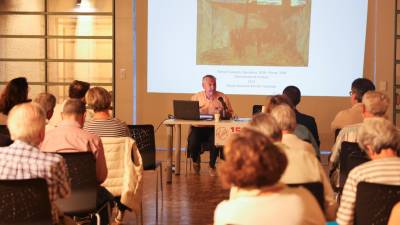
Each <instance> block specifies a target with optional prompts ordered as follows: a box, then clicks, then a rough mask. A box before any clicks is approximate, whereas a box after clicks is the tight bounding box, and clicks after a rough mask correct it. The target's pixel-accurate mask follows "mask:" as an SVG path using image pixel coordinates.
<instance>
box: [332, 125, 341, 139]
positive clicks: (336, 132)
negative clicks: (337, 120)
mask: <svg viewBox="0 0 400 225" xmlns="http://www.w3.org/2000/svg"><path fill="white" fill-rule="evenodd" d="M341 130H342V129H340V128H337V129H335V140H334V141H336V138H337V136H338V135H339V133H340V131H341Z"/></svg>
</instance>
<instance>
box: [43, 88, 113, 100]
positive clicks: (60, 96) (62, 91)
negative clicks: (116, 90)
mask: <svg viewBox="0 0 400 225" xmlns="http://www.w3.org/2000/svg"><path fill="white" fill-rule="evenodd" d="M92 87H93V86H92ZM101 87H103V88H105V89H106V90H108V91H111V89H112V86H101ZM47 91H48V92H49V93H51V94H53V95H54V96H56V99H57V103H62V102H63V101H64V100H65V99H67V98H68V85H57V86H48V88H47Z"/></svg>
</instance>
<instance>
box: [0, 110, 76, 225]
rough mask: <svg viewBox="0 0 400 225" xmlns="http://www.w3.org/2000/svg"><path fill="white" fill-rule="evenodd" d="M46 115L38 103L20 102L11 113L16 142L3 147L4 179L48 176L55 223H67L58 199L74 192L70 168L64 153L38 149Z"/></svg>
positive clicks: (0, 174) (9, 122) (1, 174)
mask: <svg viewBox="0 0 400 225" xmlns="http://www.w3.org/2000/svg"><path fill="white" fill-rule="evenodd" d="M45 118H46V117H45V114H44V111H43V110H42V109H41V107H40V106H39V105H37V104H36V103H24V104H19V105H17V106H15V107H14V108H13V109H12V110H11V111H10V112H9V116H8V120H7V125H8V128H9V130H10V134H11V138H12V139H13V140H14V141H15V142H14V143H13V144H12V145H10V146H8V147H3V148H0V179H5V180H18V179H29V178H44V179H46V181H47V185H48V189H49V198H50V202H51V206H52V211H51V212H52V216H53V223H54V224H59V222H60V223H62V224H63V223H66V221H64V219H62V220H61V221H60V216H61V213H60V212H59V210H58V209H57V206H56V204H55V201H56V200H57V199H60V198H64V197H66V196H67V195H68V194H69V193H70V191H71V190H70V183H69V177H68V171H67V166H66V164H65V162H64V159H63V158H62V157H61V156H59V155H57V154H50V153H44V152H41V151H39V149H38V145H39V143H40V142H41V141H42V140H43V138H44V133H45V130H44V129H45ZM21 207H22V206H21ZM10 213H11V212H10Z"/></svg>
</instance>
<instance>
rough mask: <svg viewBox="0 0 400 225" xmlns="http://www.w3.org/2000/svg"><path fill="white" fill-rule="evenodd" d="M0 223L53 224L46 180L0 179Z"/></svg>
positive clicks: (17, 224)
mask: <svg viewBox="0 0 400 225" xmlns="http://www.w3.org/2000/svg"><path fill="white" fill-rule="evenodd" d="M0 224H1V225H6V224H7V225H52V224H53V221H52V215H51V205H50V200H49V192H48V187H47V182H46V180H45V179H41V178H36V179H27V180H0Z"/></svg>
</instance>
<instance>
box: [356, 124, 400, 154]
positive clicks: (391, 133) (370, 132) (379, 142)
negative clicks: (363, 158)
mask: <svg viewBox="0 0 400 225" xmlns="http://www.w3.org/2000/svg"><path fill="white" fill-rule="evenodd" d="M358 144H359V145H360V147H361V148H362V149H364V150H367V146H370V147H371V149H372V150H373V151H374V152H376V153H378V154H379V153H380V152H381V150H382V149H385V148H391V149H393V150H394V151H398V150H399V148H400V135H399V131H398V130H397V128H396V127H395V126H394V125H393V124H392V123H391V122H390V121H388V120H386V119H384V118H379V117H375V118H368V119H365V120H364V122H363V123H362V125H361V127H360V129H359V131H358Z"/></svg>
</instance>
